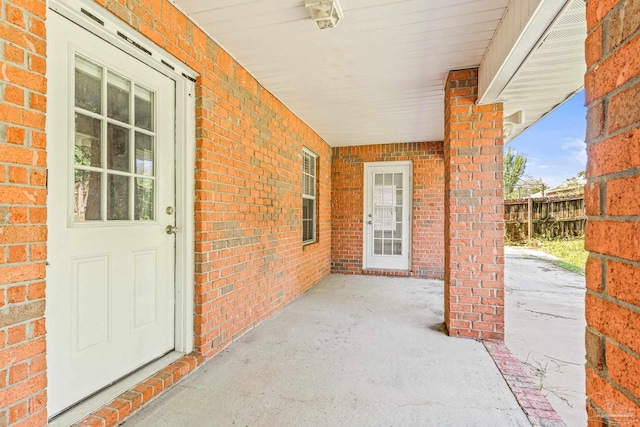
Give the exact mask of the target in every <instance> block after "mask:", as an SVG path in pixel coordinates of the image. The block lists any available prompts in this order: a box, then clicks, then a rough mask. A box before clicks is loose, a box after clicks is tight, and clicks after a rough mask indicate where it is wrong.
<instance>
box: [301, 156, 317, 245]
mask: <svg viewBox="0 0 640 427" xmlns="http://www.w3.org/2000/svg"><path fill="white" fill-rule="evenodd" d="M317 160H318V156H316V155H315V154H313V153H312V152H311V151H309V150H307V149H304V151H303V161H302V178H303V183H302V243H312V242H315V241H316V163H317Z"/></svg>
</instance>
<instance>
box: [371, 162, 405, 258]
mask: <svg viewBox="0 0 640 427" xmlns="http://www.w3.org/2000/svg"><path fill="white" fill-rule="evenodd" d="M364 191H365V194H364V251H363V252H364V259H363V267H364V268H365V269H381V270H409V269H410V268H411V267H410V260H411V194H412V191H411V162H377V163H365V166H364Z"/></svg>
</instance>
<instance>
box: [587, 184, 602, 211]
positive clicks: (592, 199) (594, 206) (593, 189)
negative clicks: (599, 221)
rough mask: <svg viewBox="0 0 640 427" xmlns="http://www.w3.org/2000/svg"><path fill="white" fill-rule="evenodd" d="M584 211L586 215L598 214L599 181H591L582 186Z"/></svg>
mask: <svg viewBox="0 0 640 427" xmlns="http://www.w3.org/2000/svg"><path fill="white" fill-rule="evenodd" d="M584 199H585V213H586V214H587V215H588V216H598V215H600V183H599V182H591V183H588V184H587V185H585V187H584Z"/></svg>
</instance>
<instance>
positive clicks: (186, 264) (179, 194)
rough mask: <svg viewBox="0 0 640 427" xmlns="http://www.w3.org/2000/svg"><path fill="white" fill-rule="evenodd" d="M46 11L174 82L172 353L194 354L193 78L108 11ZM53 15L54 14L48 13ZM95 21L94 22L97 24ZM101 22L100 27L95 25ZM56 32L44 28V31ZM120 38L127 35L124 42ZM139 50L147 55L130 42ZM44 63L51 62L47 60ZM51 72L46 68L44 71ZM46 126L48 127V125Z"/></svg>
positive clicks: (53, 3)
mask: <svg viewBox="0 0 640 427" xmlns="http://www.w3.org/2000/svg"><path fill="white" fill-rule="evenodd" d="M49 8H50V9H51V10H53V11H55V12H58V13H59V14H60V15H62V16H64V17H66V18H67V19H69V20H70V21H72V22H74V23H76V24H78V25H80V26H81V27H83V28H85V29H86V30H87V31H89V32H91V33H93V34H95V35H97V36H98V37H100V38H102V39H103V40H105V41H107V42H108V43H110V44H112V45H113V46H115V47H117V48H119V49H121V50H123V51H124V52H126V53H128V54H130V55H131V56H132V57H134V58H136V59H138V60H140V61H142V62H144V63H145V64H147V65H148V66H150V67H151V68H153V69H155V70H156V71H158V72H160V73H162V74H164V75H166V76H168V77H169V78H171V79H172V80H174V81H175V82H176V94H175V99H176V101H175V102H176V105H175V109H176V111H175V113H176V127H175V129H176V130H175V132H176V142H175V185H176V191H175V194H176V195H175V197H176V226H177V227H178V233H177V234H176V259H175V262H176V265H175V334H174V338H175V350H176V351H178V352H180V353H189V352H191V351H193V346H194V340H193V331H194V325H193V316H194V267H195V257H194V243H195V242H194V209H193V206H194V202H195V177H194V171H195V146H196V141H195V76H196V73H195V72H194V71H193V70H191V69H189V68H188V67H186V66H185V65H184V64H182V63H181V62H179V61H176V60H175V59H173V58H172V57H171V56H170V55H169V54H167V53H166V52H164V51H163V50H162V49H159V48H157V47H156V46H155V45H154V43H153V42H151V41H150V40H148V39H147V38H146V37H144V36H143V35H141V34H138V33H137V32H135V30H133V29H132V28H130V27H127V26H125V25H124V24H123V23H121V22H120V21H119V20H118V19H117V18H115V17H113V16H112V15H111V14H110V13H109V12H108V11H106V10H105V9H103V8H102V7H100V6H97V5H95V4H94V3H93V2H88V1H85V0H50V2H49ZM49 13H54V12H51V11H50V12H49ZM96 18H97V20H96ZM98 21H101V22H98ZM54 30H55V29H51V28H48V29H47V31H54ZM118 32H120V33H121V34H125V35H127V36H128V37H127V39H125V38H123V37H122V36H121V35H118ZM133 36H134V37H135V42H136V44H138V45H142V46H143V47H144V48H145V49H146V52H145V51H143V50H141V49H140V48H139V47H138V46H136V45H134V44H133V43H132V37H133ZM49 60H54V59H53V58H52V57H51V56H50V57H49ZM49 69H50V67H49ZM47 126H48V127H49V126H51V123H50V122H48V125H47Z"/></svg>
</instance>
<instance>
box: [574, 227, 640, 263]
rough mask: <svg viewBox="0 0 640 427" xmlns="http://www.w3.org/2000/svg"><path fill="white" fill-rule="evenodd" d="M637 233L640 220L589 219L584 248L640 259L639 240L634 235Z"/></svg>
mask: <svg viewBox="0 0 640 427" xmlns="http://www.w3.org/2000/svg"><path fill="white" fill-rule="evenodd" d="M639 233H640V222H617V221H598V220H590V221H588V222H587V229H586V234H585V236H586V238H585V249H586V250H588V251H591V252H598V253H600V254H604V255H611V256H616V257H620V258H625V259H630V260H632V261H640V240H638V239H637V237H636V236H639V235H640V234H639ZM614 236H615V238H614Z"/></svg>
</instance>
